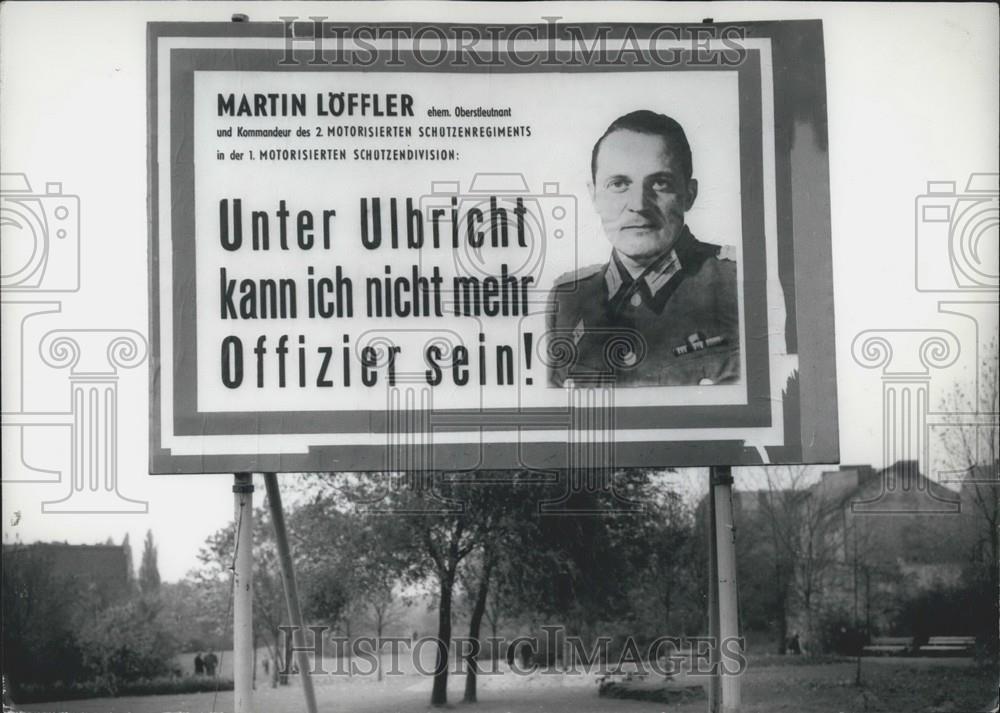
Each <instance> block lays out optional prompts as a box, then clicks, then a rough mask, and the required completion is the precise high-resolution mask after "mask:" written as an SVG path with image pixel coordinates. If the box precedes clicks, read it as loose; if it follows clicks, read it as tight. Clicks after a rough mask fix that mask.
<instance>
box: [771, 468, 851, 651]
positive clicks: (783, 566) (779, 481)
mask: <svg viewBox="0 0 1000 713" xmlns="http://www.w3.org/2000/svg"><path fill="white" fill-rule="evenodd" d="M760 476H761V479H762V480H763V482H764V484H765V486H766V487H765V489H764V491H763V493H762V497H760V500H759V507H760V513H761V515H762V516H763V517H764V520H765V522H766V523H767V526H768V529H769V533H768V534H769V536H770V539H771V544H772V548H773V552H772V556H773V566H774V574H775V599H776V601H777V602H778V605H779V607H778V608H779V614H780V616H779V619H781V621H779V627H780V628H779V631H780V633H781V636H782V638H784V634H785V631H786V629H785V624H784V621H785V618H786V617H787V609H788V604H789V602H788V601H787V600H788V598H789V596H790V597H793V598H794V599H795V600H796V601H795V603H796V604H798V606H799V607H800V609H801V611H802V613H803V615H804V617H805V629H806V631H805V638H806V642H807V644H808V645H809V647H810V648H813V646H812V645H813V643H814V642H816V641H817V639H818V637H817V631H816V610H817V608H818V605H819V603H820V600H821V598H822V596H823V594H824V591H825V588H826V585H827V581H828V579H829V577H830V574H831V570H832V569H833V567H835V566H836V565H837V564H838V561H839V560H840V559H841V557H840V556H839V555H840V554H841V552H842V545H841V537H840V536H839V535H838V533H840V535H842V533H843V530H842V529H841V528H840V527H839V526H838V525H839V523H838V519H839V518H840V517H841V514H842V511H843V508H842V503H841V502H840V500H839V499H837V498H832V497H828V495H827V493H826V492H825V491H824V489H823V488H822V487H820V486H819V485H817V484H815V483H814V480H813V478H812V473H811V471H810V469H809V467H808V466H801V465H799V466H775V467H765V468H762V469H760Z"/></svg>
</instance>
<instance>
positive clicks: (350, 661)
mask: <svg viewBox="0 0 1000 713" xmlns="http://www.w3.org/2000/svg"><path fill="white" fill-rule="evenodd" d="M344 637H345V638H346V639H347V677H348V678H353V677H354V652H353V650H352V649H353V647H352V646H351V612H347V617H346V618H345V619H344Z"/></svg>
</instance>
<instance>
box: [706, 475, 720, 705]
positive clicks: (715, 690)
mask: <svg viewBox="0 0 1000 713" xmlns="http://www.w3.org/2000/svg"><path fill="white" fill-rule="evenodd" d="M713 471H714V469H713ZM713 475H714V472H713ZM713 483H714V479H713V477H712V475H710V476H709V486H708V517H707V518H706V523H705V524H706V525H707V526H708V527H707V529H706V531H705V534H706V536H707V537H708V637H709V640H710V641H711V642H712V646H711V649H710V654H709V655H710V657H711V658H710V659H709V664H710V665H711V666H712V668H713V670H717V669H716V668H715V667H717V666H718V665H719V647H718V642H719V641H720V639H719V564H718V552H717V544H718V542H717V538H716V527H715V488H714V485H713ZM720 695H721V693H720V691H719V674H718V673H712V674H711V675H710V676H709V679H708V713H719V699H720Z"/></svg>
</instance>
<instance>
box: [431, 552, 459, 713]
mask: <svg viewBox="0 0 1000 713" xmlns="http://www.w3.org/2000/svg"><path fill="white" fill-rule="evenodd" d="M454 581H455V572H454V569H452V570H451V571H446V572H440V573H439V574H438V582H439V583H440V586H441V594H440V597H439V601H438V649H437V665H436V666H435V667H434V688H433V689H432V690H431V705H432V706H443V705H445V704H446V703H448V652H449V650H450V648H451V588H452V584H453V583H454Z"/></svg>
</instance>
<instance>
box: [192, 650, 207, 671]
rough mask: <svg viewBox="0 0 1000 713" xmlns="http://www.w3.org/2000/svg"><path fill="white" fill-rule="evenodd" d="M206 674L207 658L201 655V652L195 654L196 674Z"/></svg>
mask: <svg viewBox="0 0 1000 713" xmlns="http://www.w3.org/2000/svg"><path fill="white" fill-rule="evenodd" d="M204 674H205V659H203V658H202V657H201V654H195V655H194V675H195V676H203V675H204Z"/></svg>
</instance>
